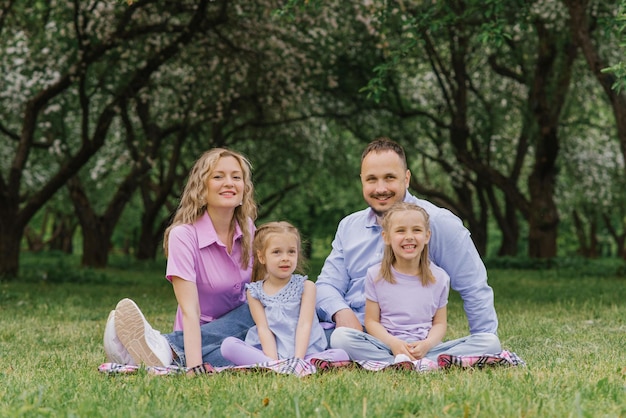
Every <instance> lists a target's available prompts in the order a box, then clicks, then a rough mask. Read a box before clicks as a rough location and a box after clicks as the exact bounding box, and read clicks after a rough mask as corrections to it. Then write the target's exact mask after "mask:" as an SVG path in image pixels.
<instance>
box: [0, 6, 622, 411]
mask: <svg viewBox="0 0 626 418" xmlns="http://www.w3.org/2000/svg"><path fill="white" fill-rule="evenodd" d="M625 8H626V4H625V2H624V1H623V0H616V1H611V0H604V1H600V0H543V1H507V0H505V1H495V0H485V1H473V0H467V1H447V0H446V1H420V0H413V1H400V0H398V1H371V0H369V1H368V0H362V1H321V0H290V1H271V0H257V1H248V0H229V1H227V0H211V1H210V0H193V1H192V0H181V1H168V0H153V1H151V0H139V1H134V0H132V1H131V0H127V1H122V0H119V1H115V0H108V1H97V0H89V1H57V0H46V1H44V0H33V1H29V2H19V1H15V0H5V1H2V2H0V71H1V73H2V78H1V79H0V167H1V169H0V277H1V279H0V280H1V282H0V286H1V287H0V289H1V292H0V313H1V314H2V315H1V317H2V319H0V329H1V331H0V348H1V351H0V361H1V363H2V364H1V366H0V367H1V369H0V381H1V382H2V385H0V386H1V389H0V395H1V399H2V401H1V403H2V406H3V408H2V411H3V412H0V416H4V415H6V416H46V415H47V416H66V415H67V416H69V415H76V416H104V415H107V412H108V413H110V414H111V415H112V416H128V415H135V416H171V415H175V414H176V413H179V412H180V411H183V412H185V414H187V415H189V416H195V415H197V416H207V415H211V414H214V415H217V416H220V415H221V414H224V415H254V414H261V415H285V414H286V415H291V416H297V415H299V414H300V411H301V410H302V411H303V412H302V414H303V415H305V416H310V415H323V416H349V415H354V416H356V415H358V416H365V415H368V416H380V415H383V414H384V413H385V412H389V411H391V412H389V416H393V415H397V416H412V415H450V416H460V415H463V416H479V415H485V416H496V415H497V416H624V415H626V405H625V404H626V402H625V401H624V392H625V387H626V386H625V383H624V379H625V377H624V376H625V370H624V366H625V365H626V361H624V360H625V359H624V354H623V347H624V345H625V342H624V335H625V328H624V323H625V320H626V318H625V314H624V309H623V302H622V300H624V297H626V294H625V290H624V285H623V284H624V277H625V276H626V268H625V265H624V261H623V260H624V259H625V258H626V249H625V242H626V193H624V190H626V176H625V174H626V167H625V165H624V160H625V156H626V90H625V89H624V87H626V69H625V63H624V61H625V59H624V57H625V56H626V54H625V49H626V47H625V42H626V40H625V36H626V35H625V34H626V32H625V29H624V27H625V25H626V20H625V19H626V18H625V15H624V12H625ZM380 135H384V136H389V137H391V138H392V139H394V140H396V141H398V142H399V143H400V144H402V145H403V146H404V147H405V149H406V151H407V158H408V163H409V165H410V169H411V171H412V173H413V175H412V178H411V185H410V190H411V192H412V193H414V194H416V195H418V196H420V197H422V198H425V199H428V200H431V201H432V202H434V203H436V204H438V205H440V206H442V207H446V208H448V209H450V210H451V211H452V212H454V213H455V214H457V215H458V216H459V217H460V218H461V219H462V220H463V222H464V223H465V225H466V226H467V227H468V228H469V230H470V231H471V233H472V237H473V240H474V242H475V243H476V246H477V248H478V249H479V251H480V253H481V255H482V256H483V258H484V259H485V261H486V263H487V266H488V268H489V276H490V284H491V285H492V286H493V287H494V291H495V293H496V308H497V310H498V314H499V318H500V322H501V326H500V336H501V339H502V341H503V344H504V346H505V348H507V349H509V350H512V351H516V352H518V354H520V355H521V356H522V358H524V359H525V360H527V362H528V363H529V367H528V368H526V369H525V370H515V371H499V372H498V371H496V372H494V373H483V374H481V373H458V374H454V373H451V374H443V375H440V374H436V375H433V376H428V377H421V376H420V377H419V378H418V379H416V376H414V375H405V374H401V373H398V374H393V373H391V374H384V376H383V377H381V376H374V377H372V376H371V375H367V374H363V373H356V374H355V375H351V374H340V375H336V376H334V375H326V376H315V377H313V378H311V379H309V380H308V381H306V382H302V383H301V384H300V385H293V384H292V381H291V380H284V379H282V380H281V377H271V378H270V377H268V376H260V378H259V377H258V376H255V377H252V376H250V377H249V379H241V378H239V379H238V378H237V377H234V378H233V377H228V376H219V377H218V376H214V377H215V379H212V380H196V381H193V380H184V379H179V380H175V381H174V382H173V381H172V380H163V379H162V380H158V379H157V380H155V379H151V378H150V377H149V376H146V375H145V374H139V375H137V376H134V377H132V378H129V379H125V380H124V379H111V380H106V379H104V378H102V379H101V377H102V376H98V375H97V373H96V372H95V368H96V367H97V365H98V364H99V363H100V362H102V361H105V358H104V355H103V352H102V346H101V337H102V331H103V327H104V320H105V319H106V316H107V314H108V310H110V309H111V308H112V307H113V306H114V304H115V302H116V301H117V299H119V298H121V297H125V296H130V297H133V298H135V299H137V300H138V302H139V303H140V306H141V307H142V308H145V309H146V313H147V315H148V316H149V319H151V320H152V321H154V322H155V324H156V325H157V327H158V328H160V329H162V330H164V331H167V330H169V329H170V327H171V321H172V316H173V314H172V312H173V311H174V309H175V299H174V297H173V294H172V292H171V288H170V287H168V284H167V281H165V279H163V271H164V259H163V255H162V250H161V243H162V235H163V231H164V228H165V227H166V226H167V224H168V222H169V220H170V218H171V215H172V213H173V211H174V210H175V208H176V206H177V204H178V198H179V196H180V193H181V191H182V187H183V184H184V182H185V179H186V176H187V173H188V171H189V169H190V167H191V166H192V164H193V162H194V161H195V159H196V158H198V156H199V155H200V154H201V153H202V152H203V151H205V150H207V149H209V148H212V147H229V148H232V149H235V150H237V151H240V152H242V153H244V154H245V155H247V156H248V158H249V159H250V161H251V162H252V165H253V169H254V171H253V179H254V183H255V187H256V191H255V195H256V198H257V202H258V203H259V218H258V220H257V223H262V222H265V221H268V220H278V219H281V220H289V221H291V222H292V223H294V224H295V225H296V226H297V227H298V228H299V229H300V230H301V231H302V234H303V237H304V238H305V239H306V242H307V253H308V255H309V256H310V257H311V261H312V262H311V266H310V270H309V271H310V276H311V278H312V279H315V276H316V274H317V272H318V271H319V268H320V266H321V262H322V261H323V258H324V257H325V255H326V254H328V252H329V249H330V242H331V240H332V237H333V234H334V231H335V229H336V226H337V223H338V222H339V220H340V219H341V218H342V217H343V216H345V214H347V213H350V212H352V211H354V210H358V209H361V208H363V207H364V203H363V199H362V196H361V192H360V181H359V177H358V173H359V163H360V152H361V150H362V149H363V148H364V146H365V145H366V144H367V143H368V142H369V141H370V140H372V139H373V138H375V137H377V136H380ZM457 296H458V295H456V296H455V294H454V292H453V294H452V295H451V308H450V311H451V314H450V316H451V317H450V331H449V336H450V337H455V336H461V335H463V334H465V333H466V323H465V321H464V317H463V314H462V306H461V304H460V301H459V300H458V298H457ZM320 382H321V383H323V384H320ZM405 385H417V386H418V388H419V389H420V390H421V391H420V393H419V394H414V393H408V392H407V391H406V390H398V391H393V389H394V388H398V387H401V388H403V387H406V386H405ZM511 385H512V386H511ZM263 387H266V388H267V390H269V392H271V393H272V395H271V396H269V397H268V396H267V395H264V394H263V393H264V392H263V390H262V388H263ZM327 387H333V388H334V389H335V390H336V391H335V392H333V393H332V394H331V393H330V392H328V390H327V389H326V390H325V389H324V388H327ZM355 387H356V388H357V390H356V392H355V391H354V390H355ZM461 387H462V388H465V390H464V391H463V390H459V388H461ZM494 387H498V388H501V389H502V388H508V389H506V390H501V391H500V392H498V393H494V392H493V388H494ZM173 388H174V389H173ZM513 388H514V389H517V390H518V392H516V391H515V390H513ZM176 389H180V390H181V393H187V395H183V394H181V393H178V392H176ZM172 390H174V391H173V392H172ZM233 390H235V391H236V390H241V391H242V392H243V393H245V394H246V396H245V398H246V399H245V402H244V401H243V400H241V399H240V397H239V398H237V401H236V402H235V401H234V398H233V397H232V395H228V394H229V393H231V392H232V391H233ZM441 391H443V392H444V393H445V395H444V394H442V393H441ZM207 393H219V394H220V395H219V397H211V396H208V395H206V396H204V397H203V396H202V395H203V394H207ZM251 393H253V394H255V395H250V394H251ZM194 394H195V395H197V397H198V398H197V399H194ZM79 395H80V396H79ZM410 395H413V396H414V397H413V398H411V397H410ZM207 396H208V398H207ZM229 396H230V398H229ZM218 398H219V399H218ZM266 398H267V399H270V400H269V401H268V402H269V403H265V399H266ZM190 399H191V400H190ZM299 399H300V400H299ZM368 399H369V403H368V402H367V400H368ZM111 400H115V402H114V404H113V405H111V404H110V402H111ZM201 401H205V403H200V402H201ZM305 401H306V402H305ZM155 402H156V403H155ZM206 402H208V406H207V403H206ZM211 402H213V403H211ZM316 402H317V403H316ZM372 402H373V403H372ZM129 405H133V406H132V408H131V409H128V408H129ZM150 405H152V406H150ZM268 405H269V407H266V406H268ZM372 405H376V406H372ZM391 405H394V406H393V407H392V406H391ZM142 408H143V409H142ZM302 408H306V409H302ZM390 408H391V409H390ZM481 408H482V409H481ZM355 411H356V412H355Z"/></svg>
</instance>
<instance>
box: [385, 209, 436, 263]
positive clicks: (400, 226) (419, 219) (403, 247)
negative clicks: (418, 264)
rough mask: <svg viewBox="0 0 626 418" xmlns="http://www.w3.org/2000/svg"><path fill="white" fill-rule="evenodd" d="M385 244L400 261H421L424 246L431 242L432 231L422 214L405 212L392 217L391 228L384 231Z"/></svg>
mask: <svg viewBox="0 0 626 418" xmlns="http://www.w3.org/2000/svg"><path fill="white" fill-rule="evenodd" d="M383 240H384V241H385V244H387V245H391V249H392V250H393V253H394V254H395V256H396V260H398V261H400V262H401V261H419V259H420V256H421V255H422V251H423V250H424V246H425V245H426V244H428V241H429V240H430V229H427V227H426V220H425V219H424V215H423V214H422V213H421V212H418V211H416V210H404V211H400V212H396V213H394V214H392V215H391V219H389V227H388V228H387V229H386V230H384V231H383Z"/></svg>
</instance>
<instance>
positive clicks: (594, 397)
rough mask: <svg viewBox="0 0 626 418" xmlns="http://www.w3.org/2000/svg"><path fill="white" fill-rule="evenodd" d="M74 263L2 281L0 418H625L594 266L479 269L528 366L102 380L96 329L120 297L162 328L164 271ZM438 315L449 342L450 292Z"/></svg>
mask: <svg viewBox="0 0 626 418" xmlns="http://www.w3.org/2000/svg"><path fill="white" fill-rule="evenodd" d="M76 263H77V260H73V259H64V260H62V261H59V260H58V259H56V260H55V259H52V260H51V259H50V258H46V257H38V258H33V257H30V258H27V259H26V260H25V262H24V264H25V266H26V267H24V269H23V271H24V272H25V274H24V276H23V279H21V280H20V281H17V282H10V283H0V417H21V416H26V417H31V416H32V417H38V416H44V417H46V416H49V417H69V416H72V417H100V416H103V417H179V416H185V417H196V416H197V417H211V416H217V417H221V416H242V417H244V416H260V417H284V416H285V417H286V416H289V417H291V416H294V417H297V416H302V417H311V416H313V417H317V416H321V417H357V416H358V417H363V416H367V417H390V416H401V417H409V416H429V417H430V416H438V417H445V416H450V417H459V416H467V417H620V416H626V355H625V354H624V350H625V348H626V309H625V306H624V305H625V302H624V301H625V300H626V286H625V284H626V279H625V278H623V277H620V276H618V275H617V274H614V275H613V274H606V271H607V269H605V268H597V269H596V270H597V272H598V273H597V274H595V275H594V273H593V272H594V265H593V264H591V265H587V267H586V268H584V269H581V268H580V266H574V267H573V268H560V269H551V270H522V269H517V270H500V269H491V270H490V283H491V285H492V287H493V288H494V291H495V294H496V309H497V311H498V315H499V319H500V330H499V334H500V338H501V340H502V343H503V346H504V348H505V349H508V350H510V351H514V352H516V353H517V354H518V355H519V356H520V357H522V358H523V359H524V360H525V361H526V362H527V364H528V366H527V367H524V368H522V367H520V368H494V369H486V370H451V371H446V372H434V373H429V374H418V373H414V372H401V371H396V372H382V373H374V372H366V371H359V370H339V371H333V372H329V373H321V374H317V375H312V376H309V377H306V378H301V379H298V378H296V377H293V376H282V375H276V374H272V373H267V374H262V373H258V374H247V373H242V374H232V373H222V374H218V375H211V376H201V377H196V378H189V377H186V376H166V377H155V376H150V375H148V374H146V373H145V372H144V371H141V372H139V373H137V374H135V375H126V376H107V375H103V374H100V373H99V372H98V371H97V367H98V365H99V364H101V363H102V362H104V361H105V356H104V350H103V348H102V334H103V331H104V325H105V320H106V317H107V315H108V312H109V311H110V310H111V309H113V307H114V306H115V304H116V303H117V301H118V300H119V299H120V298H122V297H131V298H133V299H135V300H136V301H137V303H138V304H139V306H140V307H141V308H142V309H143V311H144V313H145V314H146V316H147V318H148V319H149V320H150V322H151V323H152V324H153V326H155V327H156V328H158V329H161V330H162V331H169V330H170V329H171V326H172V323H173V318H174V312H175V307H176V302H175V300H174V295H173V293H172V290H171V288H170V285H169V284H168V283H167V281H166V280H165V279H164V278H163V265H162V263H150V264H137V263H132V262H125V261H116V262H114V263H113V265H114V266H115V267H112V268H110V269H107V270H106V271H104V272H96V271H82V270H79V269H78V268H77V267H76ZM43 277H46V279H45V280H43V279H42V278H43ZM68 280H77V281H78V283H71V282H68ZM448 311H449V322H450V326H449V332H448V337H450V338H454V337H457V336H462V335H464V334H465V333H467V326H466V321H465V316H464V314H463V312H462V305H461V302H460V299H459V297H458V295H457V294H456V293H453V294H452V295H451V300H450V306H449V309H448Z"/></svg>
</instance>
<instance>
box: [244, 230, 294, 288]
mask: <svg viewBox="0 0 626 418" xmlns="http://www.w3.org/2000/svg"><path fill="white" fill-rule="evenodd" d="M280 234H291V235H293V236H294V237H295V238H296V243H297V249H298V263H297V265H296V270H295V272H296V273H300V274H304V268H305V260H304V256H303V254H302V240H301V239H300V232H298V228H296V227H295V226H293V225H291V224H290V223H289V222H284V221H281V222H268V223H266V224H264V225H261V226H260V227H259V229H257V230H256V233H255V234H254V243H253V245H252V248H253V251H254V263H253V264H252V279H251V280H252V281H253V282H258V281H259V280H263V279H265V276H267V268H266V267H265V264H263V263H261V261H260V260H259V253H261V254H263V253H265V250H267V243H268V242H269V239H270V238H271V237H272V236H274V235H280Z"/></svg>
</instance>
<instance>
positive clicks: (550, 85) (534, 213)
mask: <svg viewBox="0 0 626 418" xmlns="http://www.w3.org/2000/svg"><path fill="white" fill-rule="evenodd" d="M535 28H536V30H537V39H538V50H537V62H536V64H535V72H534V77H533V80H532V83H531V86H530V87H531V88H530V94H529V97H528V99H529V100H528V106H529V110H530V114H531V115H533V116H534V121H535V124H534V127H535V128H534V129H533V130H532V132H534V137H535V144H536V146H535V156H534V164H533V169H532V172H531V174H530V176H529V178H528V190H529V194H530V213H529V217H528V224H529V232H528V255H529V256H530V257H536V258H551V257H556V255H557V244H556V239H557V235H558V225H559V214H558V211H557V207H556V202H555V200H554V190H555V184H556V178H557V167H556V159H557V157H558V154H559V136H558V127H559V118H560V115H561V110H562V109H563V105H564V103H565V98H566V96H567V92H568V90H569V86H570V82H571V75H572V65H573V62H574V59H575V58H576V54H577V48H576V46H575V45H574V44H573V43H572V41H571V39H570V38H569V37H568V34H561V33H560V32H559V31H556V30H553V31H552V32H551V31H550V30H549V29H548V28H547V27H546V26H545V25H544V24H543V23H542V22H539V21H538V22H535Z"/></svg>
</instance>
